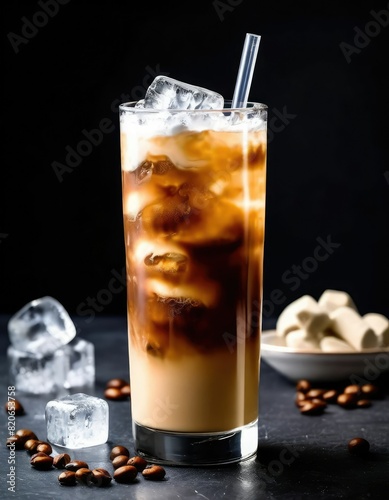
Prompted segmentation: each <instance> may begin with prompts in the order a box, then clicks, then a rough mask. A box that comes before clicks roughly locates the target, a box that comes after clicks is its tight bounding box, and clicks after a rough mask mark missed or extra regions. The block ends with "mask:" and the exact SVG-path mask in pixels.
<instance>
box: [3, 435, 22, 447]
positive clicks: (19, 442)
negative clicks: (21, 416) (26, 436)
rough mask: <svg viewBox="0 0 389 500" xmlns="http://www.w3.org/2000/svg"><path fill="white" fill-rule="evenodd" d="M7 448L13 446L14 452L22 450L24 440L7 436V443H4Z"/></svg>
mask: <svg viewBox="0 0 389 500" xmlns="http://www.w3.org/2000/svg"><path fill="white" fill-rule="evenodd" d="M5 445H6V446H7V447H8V448H9V447H12V448H13V447H14V446H15V450H23V448H24V440H23V439H22V438H21V437H20V436H16V435H15V436H9V437H8V438H7V441H6V444H5Z"/></svg>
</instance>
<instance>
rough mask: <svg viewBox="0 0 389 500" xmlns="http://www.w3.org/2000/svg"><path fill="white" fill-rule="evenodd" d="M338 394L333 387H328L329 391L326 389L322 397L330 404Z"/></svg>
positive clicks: (334, 401)
mask: <svg viewBox="0 0 389 500" xmlns="http://www.w3.org/2000/svg"><path fill="white" fill-rule="evenodd" d="M338 395H339V393H338V391H335V389H330V390H329V391H326V392H325V393H324V394H323V395H322V399H323V401H325V402H326V403H329V404H332V403H336V400H337V398H338Z"/></svg>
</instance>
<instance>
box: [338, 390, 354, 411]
mask: <svg viewBox="0 0 389 500" xmlns="http://www.w3.org/2000/svg"><path fill="white" fill-rule="evenodd" d="M336 402H337V404H338V405H339V406H341V407H342V408H346V409H347V410H351V409H352V408H356V405H357V396H356V395H355V394H344V393H343V394H339V396H338V397H337V400H336Z"/></svg>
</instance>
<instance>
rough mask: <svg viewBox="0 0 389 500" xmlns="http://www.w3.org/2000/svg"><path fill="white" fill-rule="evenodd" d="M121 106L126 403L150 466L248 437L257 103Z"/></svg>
mask: <svg viewBox="0 0 389 500" xmlns="http://www.w3.org/2000/svg"><path fill="white" fill-rule="evenodd" d="M135 104H136V103H134V102H132V103H125V104H122V105H121V106H120V132H121V146H120V147H121V158H122V159H121V162H122V196H123V215H124V218H123V220H124V238H125V252H126V268H127V297H128V335H129V364H130V382H131V411H132V422H133V428H132V430H133V436H134V441H135V451H136V453H137V454H138V455H141V456H142V457H144V458H145V459H146V460H148V461H150V462H154V463H162V464H163V463H165V464H175V465H213V464H222V463H232V462H237V461H240V460H242V459H245V458H248V457H250V456H252V455H253V454H255V453H256V450H257V446H258V395H259V394H258V392H259V356H260V329H261V303H262V266H263V246H264V221H265V194H266V143H267V141H266V123H267V107H266V106H265V105H264V104H259V103H248V105H247V107H245V108H243V109H235V110H233V109H231V108H228V105H230V104H228V103H227V105H226V107H225V108H224V109H223V110H204V109H201V110H177V109H174V110H173V109H171V110H153V109H143V108H138V107H136V106H135Z"/></svg>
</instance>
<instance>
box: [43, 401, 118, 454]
mask: <svg viewBox="0 0 389 500" xmlns="http://www.w3.org/2000/svg"><path fill="white" fill-rule="evenodd" d="M45 419H46V427H47V440H48V441H50V443H52V444H54V445H56V446H63V447H66V448H71V449H79V448H86V447H89V446H96V445H99V444H103V443H105V442H106V441H107V439H108V430H109V407H108V403H107V402H106V401H104V400H103V399H100V398H97V397H95V396H89V395H88V394H84V393H82V392H79V393H77V394H72V395H69V396H65V397H63V398H59V399H53V400H52V401H49V402H48V403H47V405H46V408H45Z"/></svg>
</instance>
